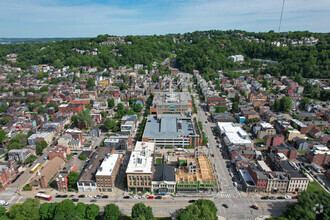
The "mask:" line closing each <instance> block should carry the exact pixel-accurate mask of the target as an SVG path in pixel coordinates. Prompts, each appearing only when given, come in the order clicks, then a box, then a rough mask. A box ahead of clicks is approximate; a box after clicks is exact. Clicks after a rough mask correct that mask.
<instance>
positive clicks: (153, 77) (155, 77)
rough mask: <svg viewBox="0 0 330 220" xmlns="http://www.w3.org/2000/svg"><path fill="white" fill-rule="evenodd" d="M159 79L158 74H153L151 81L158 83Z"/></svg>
mask: <svg viewBox="0 0 330 220" xmlns="http://www.w3.org/2000/svg"><path fill="white" fill-rule="evenodd" d="M158 78H159V76H158V75H157V74H152V76H151V80H152V81H153V82H157V81H158Z"/></svg>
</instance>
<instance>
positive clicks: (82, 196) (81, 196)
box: [78, 195, 86, 198]
mask: <svg viewBox="0 0 330 220" xmlns="http://www.w3.org/2000/svg"><path fill="white" fill-rule="evenodd" d="M85 197H86V196H85V195H79V196H78V198H85Z"/></svg>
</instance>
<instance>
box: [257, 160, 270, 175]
mask: <svg viewBox="0 0 330 220" xmlns="http://www.w3.org/2000/svg"><path fill="white" fill-rule="evenodd" d="M257 163H258V165H259V166H260V167H261V169H262V170H263V171H266V172H271V171H272V170H271V169H270V168H269V166H267V164H266V163H265V161H263V160H258V161H257Z"/></svg>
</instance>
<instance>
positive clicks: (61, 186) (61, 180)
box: [55, 164, 77, 192]
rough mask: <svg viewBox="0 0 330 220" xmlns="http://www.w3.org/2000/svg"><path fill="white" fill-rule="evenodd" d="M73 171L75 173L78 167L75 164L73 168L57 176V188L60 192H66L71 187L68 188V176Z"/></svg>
mask: <svg viewBox="0 0 330 220" xmlns="http://www.w3.org/2000/svg"><path fill="white" fill-rule="evenodd" d="M71 171H75V172H77V170H76V165H75V164H74V165H73V166H71V167H69V168H68V169H64V170H62V171H61V172H59V173H58V174H57V176H56V179H55V180H56V186H57V190H58V191H63V192H66V191H67V190H68V189H69V187H68V182H69V180H68V175H69V173H70V172H71Z"/></svg>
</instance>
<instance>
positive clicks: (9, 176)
mask: <svg viewBox="0 0 330 220" xmlns="http://www.w3.org/2000/svg"><path fill="white" fill-rule="evenodd" d="M16 176H17V171H16V170H15V167H14V166H12V165H11V164H10V163H4V164H1V165H0V183H1V186H2V188H6V187H7V186H8V185H9V184H10V182H11V181H12V180H13V179H14V178H15V177H16Z"/></svg>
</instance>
